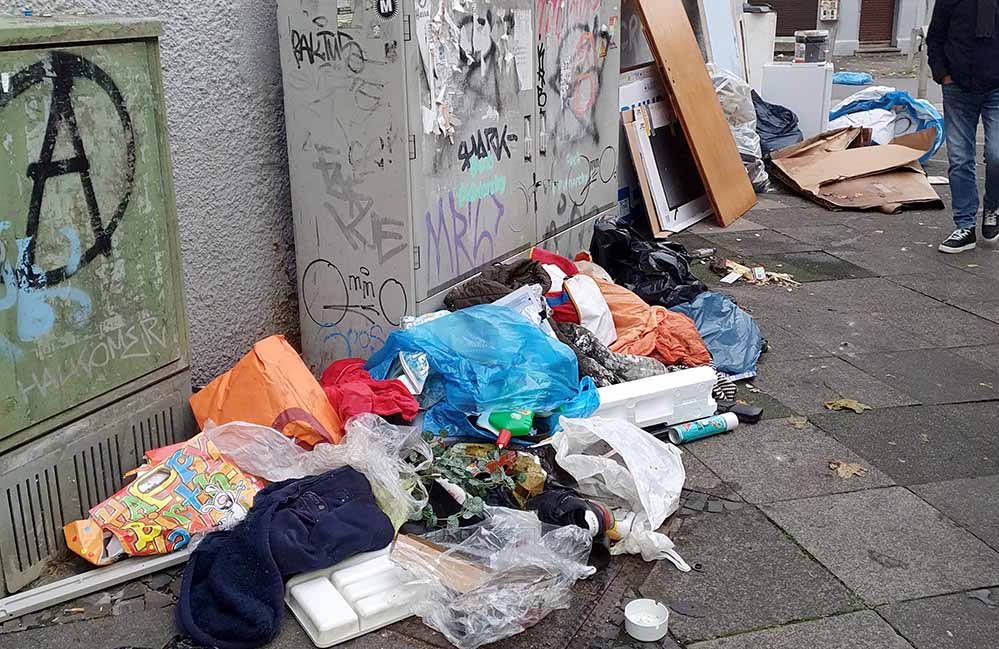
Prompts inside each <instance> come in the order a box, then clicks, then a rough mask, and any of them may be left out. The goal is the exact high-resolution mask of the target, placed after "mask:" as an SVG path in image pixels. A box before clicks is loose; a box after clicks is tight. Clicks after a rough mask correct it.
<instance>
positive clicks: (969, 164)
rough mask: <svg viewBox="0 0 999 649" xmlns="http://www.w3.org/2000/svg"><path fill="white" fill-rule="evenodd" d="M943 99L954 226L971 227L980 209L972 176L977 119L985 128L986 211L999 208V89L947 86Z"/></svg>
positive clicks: (973, 175)
mask: <svg viewBox="0 0 999 649" xmlns="http://www.w3.org/2000/svg"><path fill="white" fill-rule="evenodd" d="M943 98H944V124H945V127H946V130H947V159H948V161H949V162H950V172H949V176H950V193H951V202H952V204H953V207H954V223H955V225H957V227H959V228H974V227H975V223H976V222H977V217H978V206H979V203H978V179H977V176H976V174H975V138H976V135H977V133H978V122H979V119H981V121H982V123H983V124H984V125H985V210H986V211H993V210H996V209H999V90H994V91H992V92H989V93H986V94H974V93H970V92H965V91H964V90H961V89H960V88H959V87H957V86H956V85H954V84H948V85H946V86H944V87H943Z"/></svg>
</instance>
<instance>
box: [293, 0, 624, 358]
mask: <svg viewBox="0 0 999 649" xmlns="http://www.w3.org/2000/svg"><path fill="white" fill-rule="evenodd" d="M617 23H618V4H617V3H616V2H613V1H611V0H492V1H487V0H477V1H474V0H279V2H278V29H279V33H280V57H281V67H282V70H283V75H284V93H285V119H286V124H287V135H288V155H289V166H290V173H291V186H292V206H293V211H294V221H295V247H296V252H297V258H298V279H299V289H300V295H299V301H300V305H301V322H302V344H303V347H304V354H305V358H306V360H307V362H308V363H309V365H310V366H311V367H312V368H313V369H319V368H321V367H323V366H324V365H325V364H326V363H329V362H330V361H332V360H334V359H336V358H342V357H346V356H361V357H366V356H368V355H370V354H371V353H372V352H374V351H375V350H376V349H378V348H379V347H380V346H381V344H382V342H383V341H384V340H385V338H386V336H387V335H388V334H389V332H390V331H391V330H392V329H394V328H395V327H397V326H398V325H399V323H400V320H401V318H402V317H403V315H406V314H420V313H425V312H428V311H431V310H434V309H437V308H440V304H441V299H442V297H443V294H444V293H445V292H446V291H447V290H448V289H449V288H451V287H452V286H454V285H455V284H457V283H459V282H461V281H463V280H465V279H467V278H469V277H471V276H472V275H474V274H475V273H476V272H478V270H479V269H481V268H482V267H483V266H484V265H487V264H489V263H491V262H494V261H503V260H506V259H509V258H511V257H515V256H517V255H523V254H526V253H527V252H528V251H529V249H530V248H531V247H532V246H535V245H537V246H543V247H545V248H548V249H553V250H558V251H559V252H562V253H563V254H568V255H572V254H575V252H577V251H578V250H580V249H581V248H588V246H589V240H590V233H591V232H592V229H593V223H594V221H595V220H596V219H597V218H599V217H601V216H604V215H608V214H611V213H616V210H617V182H616V175H617V164H618V156H617V147H618V119H619V117H618V115H619V110H618V76H619V54H620V49H619V47H618V34H619V32H620V29H619V25H618V24H617Z"/></svg>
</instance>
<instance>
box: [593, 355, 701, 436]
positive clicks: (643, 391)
mask: <svg viewBox="0 0 999 649" xmlns="http://www.w3.org/2000/svg"><path fill="white" fill-rule="evenodd" d="M717 381H718V377H717V375H716V374H715V371H714V370H713V369H711V368H710V367H694V368H691V369H688V370H680V371H679V372H670V373H668V374H662V375H660V376H650V377H649V378H646V379H638V380H637V381H627V382H625V383H618V384H617V385H611V386H608V387H605V388H600V389H599V390H598V392H599V394H600V408H599V409H598V410H597V411H596V412H595V413H593V415H592V416H593V417H604V418H607V419H623V420H625V421H627V422H630V423H632V424H634V425H636V426H638V427H639V428H647V427H649V426H655V425H658V424H680V423H684V422H687V421H694V420H695V419H703V418H704V417H710V416H711V415H713V414H715V410H716V409H717V407H718V404H717V403H716V402H715V400H714V398H713V397H712V396H711V389H712V388H713V387H714V386H715V383H716V382H717Z"/></svg>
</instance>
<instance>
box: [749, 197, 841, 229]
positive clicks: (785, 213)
mask: <svg viewBox="0 0 999 649" xmlns="http://www.w3.org/2000/svg"><path fill="white" fill-rule="evenodd" d="M799 200H801V199H798V198H797V197H792V198H791V199H788V198H787V197H783V196H782V197H781V198H780V201H781V203H782V204H783V205H784V207H781V208H777V209H772V210H762V211H753V212H751V213H750V217H751V218H752V219H753V222H754V223H759V224H760V225H764V226H766V227H768V228H770V229H772V230H782V229H783V228H801V227H822V226H826V225H844V224H846V222H847V221H848V220H849V218H850V213H849V212H830V211H829V210H826V209H824V208H822V207H819V206H818V205H816V204H814V203H811V202H810V201H809V202H808V203H807V204H805V205H801V206H798V205H790V206H789V205H788V203H789V202H792V201H794V202H797V201H799Z"/></svg>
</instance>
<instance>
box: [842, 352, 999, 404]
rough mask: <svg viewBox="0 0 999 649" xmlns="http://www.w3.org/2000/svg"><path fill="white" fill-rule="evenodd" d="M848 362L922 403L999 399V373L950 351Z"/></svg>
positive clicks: (854, 357) (858, 357) (856, 357)
mask: <svg viewBox="0 0 999 649" xmlns="http://www.w3.org/2000/svg"><path fill="white" fill-rule="evenodd" d="M847 360H848V361H849V363H850V364H851V365H853V366H854V367H857V368H859V369H861V370H863V371H864V372H866V373H867V374H869V375H870V376H873V377H875V378H876V379H878V380H881V381H884V382H886V383H890V384H891V385H893V386H894V387H896V388H897V389H898V390H899V391H901V392H904V393H905V394H907V395H909V396H910V397H912V398H913V399H915V400H917V401H919V402H922V403H963V402H967V401H987V400H991V399H999V372H997V371H996V370H992V369H989V368H987V367H985V366H984V365H979V364H978V363H975V362H973V361H969V360H967V359H965V358H961V357H960V356H958V355H956V354H952V353H951V352H950V351H949V350H946V349H923V350H918V351H898V352H885V353H876V354H866V353H860V354H853V355H850V356H848V357H847ZM893 405H902V404H893Z"/></svg>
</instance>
